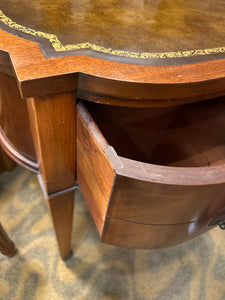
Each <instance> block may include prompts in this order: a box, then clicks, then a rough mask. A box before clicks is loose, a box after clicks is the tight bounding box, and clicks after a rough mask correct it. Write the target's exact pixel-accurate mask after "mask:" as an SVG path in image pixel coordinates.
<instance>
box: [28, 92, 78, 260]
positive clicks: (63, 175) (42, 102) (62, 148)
mask: <svg viewBox="0 0 225 300" xmlns="http://www.w3.org/2000/svg"><path fill="white" fill-rule="evenodd" d="M27 103H28V108H29V116H30V121H31V127H32V134H33V139H34V144H35V150H36V155H37V158H38V165H39V168H40V176H39V181H40V182H41V186H42V190H43V192H44V195H45V198H46V199H47V201H48V204H49V208H50V212H51V216H52V220H53V225H54V229H55V234H56V238H57V242H58V246H59V251H60V254H61V257H62V258H63V259H64V258H66V257H67V256H68V255H69V253H70V240H71V231H72V216H73V201H74V198H73V197H74V196H73V195H74V189H75V180H76V178H75V155H76V153H75V143H76V128H75V125H76V124H75V95H74V94H73V93H67V94H57V95H51V96H48V97H43V98H32V99H27Z"/></svg>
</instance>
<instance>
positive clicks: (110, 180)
mask: <svg viewBox="0 0 225 300" xmlns="http://www.w3.org/2000/svg"><path fill="white" fill-rule="evenodd" d="M224 128H225V98H218V99H213V100H208V101H203V102H199V103H193V104H187V105H182V106H176V107H165V108H148V109H142V108H127V107H114V106H107V105H102V104H96V103H90V102H85V104H84V103H83V102H81V101H80V102H79V103H78V104H77V180H78V184H79V186H80V188H81V191H82V193H83V195H84V198H85V200H86V202H87V204H88V207H89V209H90V212H91V214H92V216H93V219H94V221H95V223H96V226H97V228H98V231H99V233H100V235H101V237H102V241H103V242H105V243H109V244H114V245H117V246H125V247H134V248H160V247H167V246H172V245H176V244H179V243H181V242H184V241H186V240H189V239H191V238H193V237H195V236H197V235H199V234H201V233H202V232H204V231H206V230H208V229H210V228H211V227H212V226H211V224H212V223H213V221H214V220H215V219H217V218H219V217H221V216H223V215H225V131H224Z"/></svg>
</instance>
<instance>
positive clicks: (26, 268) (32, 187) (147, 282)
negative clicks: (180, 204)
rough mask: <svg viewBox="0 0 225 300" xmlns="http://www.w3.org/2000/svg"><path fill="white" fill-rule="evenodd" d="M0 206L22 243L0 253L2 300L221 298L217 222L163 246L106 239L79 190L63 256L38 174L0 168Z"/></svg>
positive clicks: (223, 238)
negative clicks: (68, 252) (128, 245)
mask: <svg viewBox="0 0 225 300" xmlns="http://www.w3.org/2000/svg"><path fill="white" fill-rule="evenodd" d="M0 212H1V213H0V218H1V222H2V224H3V225H4V227H5V229H6V230H7V232H8V233H9V235H10V237H11V238H12V239H13V240H14V242H15V243H16V245H17V247H18V249H19V251H18V254H17V255H16V256H15V257H14V258H12V259H9V258H7V257H5V256H3V255H0V299H3V300H8V299H9V300H14V299H15V300H16V299H17V300H18V299H23V300H33V299H35V300H36V299H38V300H39V299H40V300H43V299H44V300H45V299H55V300H59V299H76V300H117V299H126V300H146V299H154V300H186V299H187V300H189V299H190V300H197V299H198V300H199V299H200V300H225V232H224V231H222V230H220V229H217V228H215V229H213V230H212V231H211V232H209V233H206V234H204V235H202V236H200V237H199V238H196V239H194V240H192V241H190V242H188V243H184V244H182V245H179V246H177V247H172V248H167V249H161V250H132V249H123V248H118V247H114V246H109V245H104V244H101V243H100V238H99V236H98V233H97V230H96V228H95V226H94V223H93V221H92V219H91V216H90V214H89V212H88V209H87V206H86V204H85V202H84V201H83V199H82V196H81V195H80V193H79V192H77V195H76V206H75V215H74V228H73V241H72V249H73V251H74V253H73V255H72V257H71V258H70V259H69V260H67V261H66V262H63V261H62V260H61V259H60V258H59V254H58V251H57V246H56V241H55V238H54V233H53V228H52V225H51V220H50V217H49V214H48V210H47V205H46V203H45V200H44V198H43V196H42V192H41V190H40V188H39V185H38V181H37V178H36V176H35V175H33V174H31V173H30V172H28V171H24V170H23V169H22V168H20V167H18V168H16V169H15V170H14V171H13V172H11V173H3V174H2V175H0Z"/></svg>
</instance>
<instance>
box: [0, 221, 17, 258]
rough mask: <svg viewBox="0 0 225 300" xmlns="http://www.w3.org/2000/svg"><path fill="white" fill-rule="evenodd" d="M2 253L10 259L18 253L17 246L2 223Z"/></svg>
mask: <svg viewBox="0 0 225 300" xmlns="http://www.w3.org/2000/svg"><path fill="white" fill-rule="evenodd" d="M0 252H1V253H2V254H4V255H7V256H10V257H12V256H13V255H15V253H16V248H15V245H14V243H13V242H12V241H11V240H10V238H9V237H8V235H7V233H6V232H5V230H4V228H3V227H2V225H1V223H0Z"/></svg>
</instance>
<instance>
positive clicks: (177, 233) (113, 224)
mask: <svg viewBox="0 0 225 300" xmlns="http://www.w3.org/2000/svg"><path fill="white" fill-rule="evenodd" d="M209 228H210V227H208V225H207V224H201V223H199V222H194V223H189V224H179V225H169V226H163V225H161V226H159V225H148V224H138V223H132V222H126V221H123V220H119V219H116V218H111V217H107V218H106V223H105V228H104V234H103V236H102V242H104V243H107V244H111V245H115V246H120V247H128V248H137V249H138V248H139V249H156V248H163V247H170V246H175V245H178V244H180V243H183V242H185V241H188V240H190V239H192V238H195V237H196V236H198V235H200V234H202V233H203V232H205V231H207V230H209Z"/></svg>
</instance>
